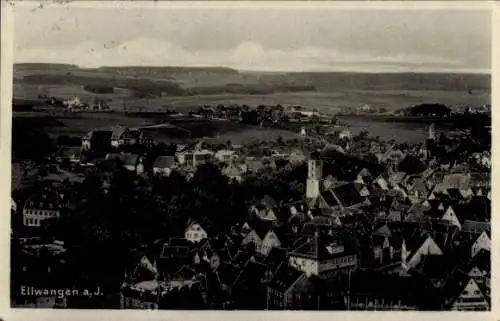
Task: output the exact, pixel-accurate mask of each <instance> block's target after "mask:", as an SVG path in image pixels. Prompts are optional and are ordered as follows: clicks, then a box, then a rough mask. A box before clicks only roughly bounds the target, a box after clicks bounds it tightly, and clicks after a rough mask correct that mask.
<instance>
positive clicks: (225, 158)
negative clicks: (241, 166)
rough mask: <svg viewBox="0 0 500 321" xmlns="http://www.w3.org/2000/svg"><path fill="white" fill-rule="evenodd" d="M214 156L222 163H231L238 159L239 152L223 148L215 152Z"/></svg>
mask: <svg viewBox="0 0 500 321" xmlns="http://www.w3.org/2000/svg"><path fill="white" fill-rule="evenodd" d="M214 158H215V159H216V160H217V161H219V162H221V163H226V164H229V163H231V162H233V161H235V160H237V159H238V154H237V153H236V151H234V150H227V149H221V150H218V151H217V152H216V153H215V155H214Z"/></svg>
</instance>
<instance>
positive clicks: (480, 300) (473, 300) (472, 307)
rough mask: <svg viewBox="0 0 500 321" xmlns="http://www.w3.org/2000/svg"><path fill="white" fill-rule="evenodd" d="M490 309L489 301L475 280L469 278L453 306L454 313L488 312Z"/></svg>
mask: <svg viewBox="0 0 500 321" xmlns="http://www.w3.org/2000/svg"><path fill="white" fill-rule="evenodd" d="M488 309H489V304H488V301H487V300H486V298H485V296H484V294H483V292H482V291H481V289H480V288H479V286H478V285H477V283H476V281H474V279H473V278H469V280H468V282H467V283H465V286H464V287H463V288H462V289H461V292H460V294H459V295H458V296H457V297H456V299H455V300H453V302H452V304H451V310H452V311H487V310H488Z"/></svg>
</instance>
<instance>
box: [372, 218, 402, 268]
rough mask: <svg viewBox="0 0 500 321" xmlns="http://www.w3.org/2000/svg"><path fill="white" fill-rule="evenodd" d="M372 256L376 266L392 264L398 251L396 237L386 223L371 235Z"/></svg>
mask: <svg viewBox="0 0 500 321" xmlns="http://www.w3.org/2000/svg"><path fill="white" fill-rule="evenodd" d="M371 239H372V248H373V256H374V259H375V261H376V262H377V263H378V264H385V263H392V262H393V260H394V259H395V252H396V251H397V250H398V247H399V246H398V244H397V243H398V241H399V239H398V238H397V235H396V234H394V233H393V232H392V230H391V228H390V227H389V225H388V224H387V223H386V224H384V225H382V226H380V227H379V228H378V229H376V230H375V231H374V232H373V233H372V234H371Z"/></svg>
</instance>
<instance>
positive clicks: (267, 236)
mask: <svg viewBox="0 0 500 321" xmlns="http://www.w3.org/2000/svg"><path fill="white" fill-rule="evenodd" d="M247 225H248V224H247ZM250 244H252V246H253V247H254V250H255V252H257V253H260V254H262V255H263V256H267V255H268V254H269V252H270V251H271V250H272V249H273V248H280V247H281V241H280V240H279V238H278V235H277V234H276V232H275V230H274V229H273V228H272V225H270V224H269V223H267V222H258V221H256V222H252V224H251V227H250V231H249V232H248V233H247V234H246V235H245V237H244V238H243V240H242V241H241V245H242V246H248V245H250Z"/></svg>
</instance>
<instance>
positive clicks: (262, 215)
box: [249, 195, 277, 222]
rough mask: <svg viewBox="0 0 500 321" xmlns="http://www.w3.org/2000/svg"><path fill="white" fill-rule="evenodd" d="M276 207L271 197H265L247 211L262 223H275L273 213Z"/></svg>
mask: <svg viewBox="0 0 500 321" xmlns="http://www.w3.org/2000/svg"><path fill="white" fill-rule="evenodd" d="M276 205H277V203H276V201H275V200H274V199H273V198H272V197H270V196H269V195H265V196H264V197H263V198H262V199H261V200H260V201H259V202H258V203H257V204H255V205H251V206H250V209H249V210H250V213H253V214H255V215H256V216H257V217H258V218H259V219H260V220H262V221H266V222H275V221H277V217H276V214H275V213H274V210H275V209H276Z"/></svg>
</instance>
